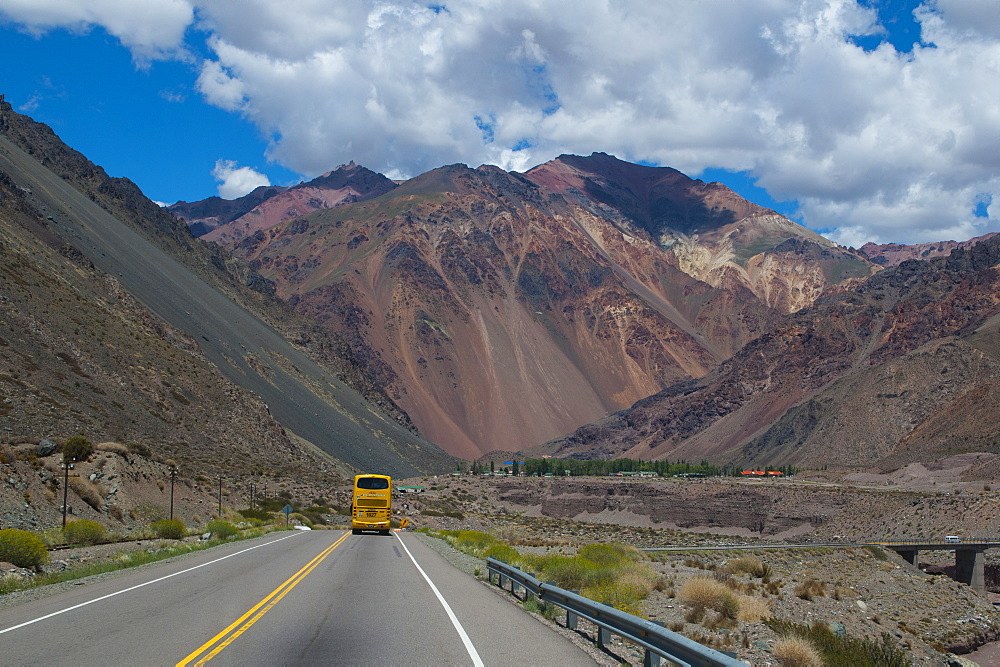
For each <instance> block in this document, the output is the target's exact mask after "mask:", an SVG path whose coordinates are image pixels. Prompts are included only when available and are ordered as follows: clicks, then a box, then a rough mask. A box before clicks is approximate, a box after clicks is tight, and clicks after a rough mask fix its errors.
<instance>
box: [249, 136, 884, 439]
mask: <svg viewBox="0 0 1000 667" xmlns="http://www.w3.org/2000/svg"><path fill="white" fill-rule="evenodd" d="M560 179H562V180H560ZM572 179H577V180H576V181H573V182H576V183H577V185H570V184H569V183H570V181H571V180H572ZM583 181H586V182H589V183H592V184H596V185H593V186H592V187H591V188H590V190H589V194H588V191H587V189H586V183H584V188H583V189H580V186H579V184H580V183H582V182H583ZM597 185H601V186H602V187H604V188H605V190H608V191H610V190H612V189H618V191H621V192H625V193H626V194H625V195H622V196H620V197H619V198H618V200H617V204H616V205H617V206H619V207H620V208H615V207H612V206H611V204H609V203H607V201H603V200H602V199H601V198H602V197H603V199H604V200H610V197H607V196H604V195H602V194H601V192H603V191H601V190H600V189H599V188H598V187H597ZM699 188H700V189H702V190H704V191H705V192H710V193H711V194H712V197H709V198H708V200H707V203H706V204H705V206H704V211H701V212H699V213H698V214H697V215H693V214H692V215H689V216H688V217H687V218H684V219H683V220H682V219H680V218H677V217H676V216H674V217H670V216H664V215H663V214H662V211H664V210H675V209H676V208H677V207H680V208H683V209H684V210H688V211H691V210H694V209H695V208H696V206H695V201H696V200H697V199H698V196H699V195H698V194H697V193H698V191H699ZM672 202H681V203H680V204H677V206H674V204H672ZM672 206H674V208H671V207H672ZM748 214H749V215H750V217H747V215H748ZM674 224H676V225H678V226H680V227H682V228H683V231H677V230H675V229H674V228H673V227H671V226H670V225H674ZM699 237H707V238H710V239H711V242H710V243H705V242H703V241H700V240H699ZM744 239H752V241H750V240H748V241H744ZM233 248H234V252H235V253H236V254H237V255H238V256H240V257H242V258H244V259H245V260H247V261H249V262H250V263H251V265H252V266H253V267H254V268H255V269H257V270H259V271H260V272H261V273H262V274H264V275H266V276H267V277H268V278H270V279H272V280H274V281H275V284H276V285H277V290H278V294H279V295H280V296H282V297H283V298H285V299H287V300H288V302H289V303H290V304H292V305H293V306H294V307H295V309H296V310H298V311H299V312H301V313H304V314H307V315H310V316H312V317H315V318H316V319H318V320H319V321H320V322H322V323H323V324H324V325H326V326H328V327H330V328H331V329H333V330H335V331H337V332H339V333H341V334H342V335H344V336H346V337H348V338H349V340H350V341H351V345H352V347H353V348H354V349H355V350H356V351H357V353H358V354H359V356H361V357H362V358H363V359H365V360H366V362H367V363H368V365H369V368H370V369H372V370H373V371H374V372H375V373H376V374H377V375H378V376H379V377H380V379H381V381H382V382H384V383H385V384H386V385H387V386H388V387H390V391H391V392H392V395H393V397H394V398H395V400H397V402H398V403H399V405H400V406H401V407H402V408H403V409H404V410H406V412H407V413H408V414H409V415H410V416H411V418H412V419H413V421H414V423H415V424H416V425H417V426H418V427H419V428H420V430H421V432H422V433H423V434H424V435H426V436H427V437H428V438H429V439H430V440H432V441H433V442H435V443H437V444H439V445H440V446H442V447H443V448H445V449H446V451H449V452H450V453H453V454H459V455H462V456H465V457H467V458H475V457H477V456H479V455H480V454H481V453H483V452H486V451H491V450H495V449H506V450H516V449H523V448H526V447H529V446H532V445H535V444H537V443H539V442H544V441H545V440H547V439H550V438H552V437H555V436H557V435H559V434H560V433H565V432H567V431H568V430H570V429H572V428H575V427H577V426H579V425H580V424H583V423H586V422H589V421H593V420H594V419H597V418H600V417H601V416H603V415H606V414H608V413H610V412H613V411H615V410H620V409H622V408H624V407H626V406H628V405H631V404H632V403H633V402H635V401H636V400H638V399H640V398H642V397H644V396H648V395H650V394H652V393H655V392H657V391H660V390H661V389H663V388H664V387H667V386H670V385H672V384H674V383H675V382H677V381H682V380H687V379H691V378H698V377H701V376H703V375H704V374H705V373H707V372H709V371H710V370H711V369H713V368H715V367H716V365H717V364H718V363H719V362H721V361H722V360H724V359H726V358H727V357H729V356H730V355H731V354H732V353H733V352H735V351H736V350H738V349H739V348H740V347H742V346H743V344H744V343H745V342H746V341H748V340H750V339H751V338H753V337H755V336H757V335H758V334H759V333H761V332H762V331H763V330H765V329H766V328H767V327H768V326H769V323H770V321H771V319H772V318H774V317H776V316H777V315H778V314H779V313H780V311H784V310H787V309H788V308H790V307H793V304H794V303H798V302H799V301H804V302H811V300H812V299H813V298H815V295H816V294H818V293H819V292H821V291H822V290H823V289H825V288H826V287H827V286H828V285H829V284H830V283H831V281H830V279H829V278H828V277H827V273H829V274H831V275H832V274H838V275H839V276H840V277H843V276H846V275H867V274H868V273H869V272H870V270H871V269H870V266H871V265H870V264H868V263H867V262H865V261H864V260H862V259H860V258H858V257H856V256H854V255H850V254H849V253H845V252H844V251H843V250H841V249H839V248H837V247H836V246H835V245H833V244H831V243H829V242H827V241H825V240H822V239H820V238H819V237H816V236H815V235H814V234H812V233H811V232H808V231H807V230H804V229H802V228H801V227H798V226H797V225H794V223H791V222H790V221H787V220H785V219H783V218H780V216H777V215H775V214H773V213H771V212H767V211H764V210H763V209H759V207H755V206H753V205H752V204H749V203H747V202H744V201H743V200H740V199H739V198H738V197H736V195H734V194H733V193H731V192H730V191H728V190H726V189H725V188H723V187H722V186H717V185H705V184H700V185H699V184H698V182H696V181H692V180H691V179H688V178H687V177H684V176H683V175H681V174H679V173H678V172H676V171H674V170H671V169H659V168H651V167H639V166H637V165H628V164H627V163H623V162H620V161H618V160H615V159H614V158H610V157H608V156H601V155H597V156H592V157H591V158H568V157H564V158H560V159H559V160H557V161H555V162H553V163H549V164H548V165H543V167H539V168H537V169H535V170H532V172H529V173H528V174H525V175H519V174H511V173H507V172H504V171H502V170H500V169H497V168H495V167H480V168H478V169H474V170H473V169H469V168H467V167H465V166H463V165H453V166H450V167H443V168H441V169H437V170H434V171H432V172H428V173H427V174H423V175H421V176H419V177H417V178H415V179H412V180H410V181H407V182H405V183H403V184H402V185H400V186H399V187H398V188H396V189H395V190H393V191H391V192H390V193H388V194H386V195H384V196H382V197H379V198H377V199H374V200H371V201H367V202H363V203H355V204H350V205H346V206H341V207H338V208H336V209H331V210H328V211H321V212H318V213H314V214H312V215H310V216H307V217H304V218H298V219H296V220H292V221H289V222H286V223H282V224H280V225H277V226H275V227H272V228H270V229H268V230H262V231H258V232H256V233H254V234H253V235H251V236H248V237H247V238H245V239H244V240H243V241H241V242H239V243H238V244H236V245H235V246H234V247H233ZM793 263H795V265H796V266H798V267H799V269H796V270H794V271H786V269H787V267H789V266H791V265H792V264H793ZM763 276H768V278H767V279H765V278H764V277H763ZM793 276H798V277H794V279H793ZM803 276H804V277H803ZM707 278H710V280H709V279H707ZM776 309H779V310H776Z"/></svg>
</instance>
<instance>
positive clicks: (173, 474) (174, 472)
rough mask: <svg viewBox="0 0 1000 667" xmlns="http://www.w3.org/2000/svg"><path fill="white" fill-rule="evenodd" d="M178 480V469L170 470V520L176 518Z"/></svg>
mask: <svg viewBox="0 0 1000 667" xmlns="http://www.w3.org/2000/svg"><path fill="white" fill-rule="evenodd" d="M175 479H177V468H174V467H171V468H170V520H171V521H172V520H173V518H174V480H175Z"/></svg>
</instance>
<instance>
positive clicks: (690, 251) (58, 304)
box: [0, 101, 1000, 474]
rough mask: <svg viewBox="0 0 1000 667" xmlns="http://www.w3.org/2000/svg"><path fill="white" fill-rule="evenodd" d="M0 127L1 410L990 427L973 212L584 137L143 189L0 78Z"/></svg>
mask: <svg viewBox="0 0 1000 667" xmlns="http://www.w3.org/2000/svg"><path fill="white" fill-rule="evenodd" d="M0 158H3V159H2V160H0V172H2V173H0V176H2V177H3V180H2V183H0V186H2V192H0V194H2V195H3V196H2V198H0V220H2V222H3V227H2V232H3V246H2V248H0V249H2V250H3V252H4V253H5V257H4V267H5V275H6V278H5V283H4V284H5V287H4V292H3V294H2V295H0V296H3V297H4V298H3V299H2V300H0V306H5V307H6V310H5V316H4V322H5V323H6V324H7V329H6V333H5V335H4V336H3V340H2V342H0V363H4V364H5V365H6V367H7V368H6V369H0V370H6V372H5V373H3V374H0V380H2V381H3V383H4V384H3V388H4V391H5V401H4V407H2V408H0V418H2V419H3V420H4V422H5V424H6V425H5V428H7V429H8V432H10V433H15V434H20V435H21V436H27V435H29V434H35V435H46V434H60V433H62V434H66V435H68V434H71V432H78V431H95V430H96V431H100V432H101V436H100V437H107V438H113V439H118V440H143V441H149V442H155V443H157V446H159V447H162V448H163V449H164V451H165V453H167V454H170V455H173V456H180V457H183V458H185V459H186V460H188V461H190V462H192V464H194V463H197V464H198V465H203V466H204V465H208V466H211V465H213V464H214V463H213V462H217V461H218V459H219V457H222V456H224V457H226V459H227V460H228V461H229V462H230V463H229V464H230V465H246V461H247V460H248V459H252V460H253V461H254V464H253V465H257V466H258V467H259V466H260V465H263V463H258V461H259V462H266V463H267V465H271V466H275V465H278V463H277V462H278V461H280V460H282V459H284V460H286V468H288V470H290V471H291V470H292V468H294V469H295V472H294V474H305V473H304V471H305V470H307V469H308V470H315V469H316V468H317V466H325V467H326V468H328V469H334V468H337V469H339V470H340V471H341V472H345V473H346V472H349V470H350V469H376V468H381V469H385V470H391V471H392V472H393V473H394V474H407V473H413V472H416V471H432V470H444V469H447V468H449V467H450V466H452V465H453V459H451V458H450V456H449V455H452V456H459V457H462V458H466V459H474V458H476V457H478V456H481V455H482V454H484V453H486V452H490V451H494V450H502V451H512V452H521V453H522V454H523V455H555V456H569V457H583V458H587V457H614V456H622V455H626V456H631V457H635V458H643V459H649V458H657V459H661V458H670V459H672V460H673V459H678V458H683V459H688V460H700V459H703V458H708V459H710V460H713V461H716V462H729V463H735V464H754V465H778V464H782V463H792V464H796V465H802V466H822V465H828V466H833V467H853V466H857V465H865V466H878V467H883V468H891V467H894V466H896V467H898V466H902V465H906V464H907V463H909V462H912V461H934V460H937V459H939V458H941V457H944V456H948V455H950V454H955V453H962V452H970V451H980V452H994V453H995V452H996V451H997V448H998V447H1000V444H998V443H1000V440H998V438H997V437H996V436H997V434H996V433H994V431H995V430H996V428H994V427H993V426H992V422H991V421H990V420H989V419H988V417H987V416H988V415H989V414H990V411H991V410H992V408H993V407H995V405H994V403H995V400H994V398H993V397H994V396H995V395H996V392H995V391H994V390H995V388H996V386H995V385H996V382H997V373H998V364H997V361H998V358H997V353H998V351H1000V348H998V346H997V345H996V323H997V320H996V316H997V303H996V298H995V294H996V292H997V290H996V285H995V280H996V269H995V268H994V267H995V266H996V265H997V264H998V263H1000V251H998V248H1000V239H998V238H997V237H994V236H987V237H982V238H980V239H973V240H971V241H969V242H963V243H956V242H942V243H939V244H927V245H925V246H901V245H886V246H874V245H872V244H869V245H866V246H864V247H862V248H861V249H857V250H855V249H852V248H844V247H841V246H839V245H837V244H835V243H833V242H832V241H829V240H828V239H825V238H824V237H822V236H820V235H818V234H816V233H814V232H812V231H810V230H808V229H806V228H804V227H802V226H800V225H798V224H796V223H794V222H793V221H791V220H788V219H787V218H784V217H782V216H780V215H778V214H777V213H775V212H774V211H771V210H769V209H766V208H764V207H761V206H758V205H756V204H754V203H752V202H749V201H747V200H745V199H743V198H741V197H740V196H738V195H737V194H736V193H734V192H733V191H731V190H729V189H728V188H726V187H725V186H723V185H721V184H719V183H705V182H702V181H699V180H696V179H691V178H688V177H687V176H685V175H684V174H682V173H680V172H678V171H676V170H674V169H670V168H666V167H650V166H644V165H636V164H630V163H627V162H624V161H621V160H619V159H617V158H615V157H613V156H609V155H606V154H602V153H594V154H592V155H590V156H573V155H563V156H560V157H558V158H556V159H554V160H552V161H550V162H547V163H545V164H542V165H539V166H537V167H535V168H533V169H531V170H529V171H526V172H523V173H518V172H507V171H504V170H502V169H499V168H497V167H494V166H481V167H478V168H469V167H467V166H466V165H458V164H456V165H449V166H445V167H441V168H438V169H435V170H432V171H430V172H427V173H425V174H421V175H419V176H416V177H414V178H411V179H409V180H406V181H402V182H394V181H391V180H390V179H388V178H386V177H384V176H382V175H380V174H377V173H375V172H372V171H370V170H368V169H366V168H364V167H361V166H359V165H355V164H353V163H351V164H348V165H343V166H341V167H339V168H337V169H335V170H333V171H331V172H329V173H327V174H324V175H323V176H321V177H319V178H317V179H314V180H312V181H309V182H306V183H301V184H298V185H296V186H291V187H284V186H281V187H277V186H275V187H266V188H258V189H257V190H255V191H254V192H252V193H250V194H249V195H247V196H246V197H243V198H240V199H237V200H232V201H227V200H222V199H219V198H211V199H208V200H204V201H198V202H190V203H189V202H179V203H178V204H175V205H174V206H172V207H169V209H168V210H167V211H164V210H161V209H159V208H158V207H156V206H155V205H154V204H153V203H152V202H150V201H149V200H148V199H146V198H145V197H143V196H142V194H141V192H140V191H139V190H138V188H136V187H135V186H134V185H133V184H132V183H131V182H129V181H127V180H126V179H113V178H110V177H108V176H107V175H106V174H104V172H103V170H101V169H100V168H99V167H96V166H95V165H93V164H92V163H90V162H89V161H87V160H86V158H84V157H83V156H81V155H79V154H78V153H76V152H75V151H72V149H69V148H68V147H66V146H64V145H63V144H62V142H60V141H59V140H58V137H55V135H54V134H52V132H51V130H49V129H48V128H46V127H45V126H43V125H40V124H38V123H34V121H31V120H30V119H29V118H27V117H24V116H21V115H19V114H16V113H15V112H13V110H12V109H10V107H9V105H7V104H6V103H4V102H2V101H0ZM74 193H75V194H74ZM171 213H173V215H171ZM185 223H186V224H185ZM196 235H197V236H200V237H201V238H200V239H199V238H197V237H196ZM25 276H29V277H34V278H30V279H29V278H26V277H25ZM11 437H14V436H11ZM431 443H433V444H431ZM314 446H315V448H314ZM442 450H443V451H442ZM324 457H325V458H324ZM991 460H992V459H989V458H988V459H987V461H991ZM237 461H242V462H243V463H236V462H237ZM289 461H294V462H295V463H294V464H293V463H289ZM988 465H992V464H991V463H986V464H984V466H988ZM289 466H290V467H289ZM985 470H986V468H983V469H982V470H981V471H980V472H983V474H985V472H984V471H985Z"/></svg>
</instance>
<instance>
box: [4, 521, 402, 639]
mask: <svg viewBox="0 0 1000 667" xmlns="http://www.w3.org/2000/svg"><path fill="white" fill-rule="evenodd" d="M301 534H302V532H300V531H296V534H295V535H286V536H285V537H279V538H278V539H276V540H271V541H270V542H267V543H265V544H258V545H257V546H255V547H248V548H246V549H242V550H240V551H237V552H235V553H231V554H229V555H228V556H223V557H222V558H216V559H215V560H210V561H208V562H207V563H202V564H201V565H195V566H194V567H189V568H188V569H186V570H181V571H180V572H174V573H173V574H168V575H167V576H165V577H160V578H159V579H153V580H152V581H147V582H146V583H144V584H138V585H136V586H131V587H129V588H124V589H122V590H120V591H116V592H114V593H108V594H107V595H102V596H101V597H99V598H94V599H93V600H88V601H87V602H81V603H80V604H75V605H73V606H72V607H66V608H65V609H60V610H59V611H54V612H52V613H51V614H46V615H45V616H39V617H38V618H35V619H32V620H30V621H25V622H24V623H20V624H19V625H15V626H12V627H9V628H6V629H4V630H0V635H2V634H6V633H8V632H11V631H13V630H17V629H18V628H23V627H25V626H26V625H33V624H34V623H38V622H39V621H44V620H45V619H47V618H52V617H53V616H59V615H60V614H65V613H66V612H70V611H73V610H74V609H79V608H80V607H86V606H87V605H91V604H94V603H95V602H100V601H101V600H107V599H108V598H113V597H115V596H116V595H121V594H122V593H128V592H129V591H134V590H135V589H137V588H142V587H144V586H149V585H151V584H155V583H158V582H161V581H163V580H165V579H170V578H171V577H176V576H177V575H180V574H186V573H188V572H191V571H193V570H197V569H199V568H202V567H205V566H206V565H212V564H213V563H218V562H219V561H223V560H226V559H227V558H232V557H233V556H239V555H240V554H242V553H246V552H247V551H253V550H254V549H260V548H261V547H269V546H271V545H272V544H276V543H278V542H280V541H282V540H287V539H288V538H290V537H297V536H298V535H301ZM178 555H180V554H178ZM411 558H412V556H411Z"/></svg>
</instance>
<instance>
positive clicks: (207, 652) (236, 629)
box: [177, 533, 350, 667]
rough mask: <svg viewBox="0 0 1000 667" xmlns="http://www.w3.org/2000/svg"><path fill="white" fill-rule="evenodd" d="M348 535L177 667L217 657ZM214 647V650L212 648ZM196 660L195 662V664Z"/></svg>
mask: <svg viewBox="0 0 1000 667" xmlns="http://www.w3.org/2000/svg"><path fill="white" fill-rule="evenodd" d="M348 535H350V533H344V534H343V535H341V536H340V539H338V540H337V541H336V542H334V543H333V544H331V545H330V546H328V547H327V548H326V549H324V550H323V551H321V552H320V554H319V555H318V556H316V557H315V558H313V559H312V560H311V561H309V562H308V563H306V565H305V567H303V568H302V569H301V570H299V571H298V572H296V573H295V574H293V575H292V576H291V578H290V579H288V581H286V582H285V583H283V584H281V585H280V586H278V587H277V588H276V589H274V591H272V592H271V594H270V595H268V596H267V597H266V598H264V599H263V600H261V601H260V602H258V603H257V604H256V605H254V606H253V608H251V609H250V611H248V612H247V613H245V614H243V615H242V616H240V617H239V618H238V619H236V620H235V621H233V622H232V624H231V625H230V626H229V627H228V628H226V629H225V630H223V631H222V632H220V633H219V634H217V635H215V636H214V637H212V638H211V639H210V640H209V641H208V642H206V643H205V644H203V645H202V646H200V647H198V649H197V650H195V651H194V652H193V653H191V654H190V655H189V656H187V657H186V658H184V659H183V660H181V661H180V662H178V663H177V667H187V665H192V664H193V665H204V664H205V663H206V662H208V661H209V660H211V659H212V658H214V657H215V656H217V655H218V654H219V653H220V652H221V651H222V649H224V648H226V647H227V646H229V645H230V644H231V643H233V641H235V640H236V638H237V637H239V636H240V635H242V634H243V633H244V632H246V631H247V630H249V629H250V626H252V625H253V624H254V623H256V622H257V621H258V620H260V618H261V617H262V616H263V615H264V614H266V613H267V612H269V611H270V610H271V608H272V607H274V605H276V604H278V602H279V601H280V600H281V598H283V597H285V595H287V594H288V592H289V591H290V590H292V589H293V588H295V587H296V586H297V585H298V584H299V582H300V581H302V580H303V579H305V578H306V576H307V575H308V574H309V573H310V572H312V571H313V570H315V569H316V567H317V566H318V565H319V564H320V563H322V562H323V560H324V559H325V558H326V557H327V556H329V555H330V554H331V553H332V552H333V550H334V549H336V548H337V547H339V546H340V544H341V543H342V542H343V541H344V540H345V539H347V536H348ZM213 647H214V648H213ZM201 655H203V656H204V657H202V658H200V659H199V658H198V656H201ZM195 660H197V662H195Z"/></svg>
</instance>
